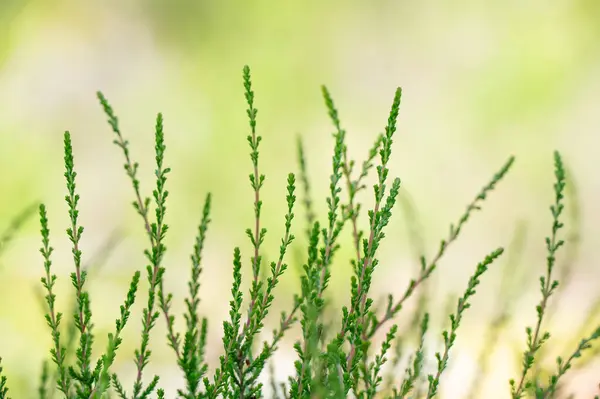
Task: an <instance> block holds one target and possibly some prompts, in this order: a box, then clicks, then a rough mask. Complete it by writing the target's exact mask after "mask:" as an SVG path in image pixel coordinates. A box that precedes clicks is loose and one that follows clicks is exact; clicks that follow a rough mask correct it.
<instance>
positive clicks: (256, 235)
mask: <svg viewBox="0 0 600 399" xmlns="http://www.w3.org/2000/svg"><path fill="white" fill-rule="evenodd" d="M243 78H244V89H245V92H244V97H245V98H246V102H247V104H248V109H247V110H246V113H247V114H248V119H249V122H250V134H249V135H248V136H247V138H246V139H247V140H248V144H249V145H250V159H251V161H252V169H253V171H252V173H250V175H249V178H250V185H251V186H252V190H253V191H254V228H253V229H250V228H248V229H246V235H247V236H248V238H250V242H251V243H252V247H253V249H254V255H253V256H252V257H251V259H250V261H251V263H252V288H251V291H250V307H249V309H248V318H247V320H246V328H248V327H249V326H250V323H251V319H252V317H251V315H252V312H253V311H254V306H255V305H256V303H257V301H259V297H260V295H261V290H262V282H261V281H259V277H260V266H261V261H262V256H261V255H260V246H261V244H262V243H263V241H264V239H265V235H266V234H267V230H266V229H265V228H261V226H260V214H261V209H262V201H261V199H260V189H261V188H262V186H263V184H264V181H265V175H262V174H259V169H258V156H259V152H258V147H259V145H260V142H261V140H262V137H261V136H259V135H257V134H256V115H257V114H258V109H256V108H254V91H253V90H252V79H251V76H250V68H249V67H248V65H246V66H244V70H243Z"/></svg>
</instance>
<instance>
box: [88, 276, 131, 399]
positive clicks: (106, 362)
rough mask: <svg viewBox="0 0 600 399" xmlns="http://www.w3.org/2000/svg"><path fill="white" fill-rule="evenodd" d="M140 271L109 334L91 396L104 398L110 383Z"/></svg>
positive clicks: (98, 398)
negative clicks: (111, 368) (112, 367)
mask: <svg viewBox="0 0 600 399" xmlns="http://www.w3.org/2000/svg"><path fill="white" fill-rule="evenodd" d="M140 275H141V273H140V272H139V271H136V272H135V273H134V275H133V278H132V279H131V283H130V284H129V291H127V296H126V298H125V302H124V303H123V305H121V315H120V317H119V318H118V319H117V320H116V321H115V332H114V333H109V334H108V344H107V348H106V353H105V354H104V355H102V371H101V373H100V377H99V381H98V384H97V385H96V387H95V388H94V390H93V391H92V394H90V399H91V398H97V399H100V398H102V394H103V393H104V392H105V391H106V390H107V389H108V387H109V385H110V367H111V366H112V364H113V363H114V361H115V357H116V355H117V350H118V349H119V346H120V345H121V343H122V342H123V339H122V338H121V333H122V332H123V329H124V328H125V325H126V324H127V320H129V316H130V315H131V307H132V306H133V304H134V303H135V295H136V293H137V289H138V285H139V282H140Z"/></svg>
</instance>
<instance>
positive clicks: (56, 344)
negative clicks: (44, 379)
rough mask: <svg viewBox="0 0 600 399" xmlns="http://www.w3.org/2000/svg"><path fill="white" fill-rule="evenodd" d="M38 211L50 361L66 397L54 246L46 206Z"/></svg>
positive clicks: (68, 381) (68, 378)
mask: <svg viewBox="0 0 600 399" xmlns="http://www.w3.org/2000/svg"><path fill="white" fill-rule="evenodd" d="M39 209H40V211H39V213H40V224H41V230H40V232H41V234H42V247H41V248H40V253H41V254H42V257H43V258H44V271H45V272H46V275H45V276H44V277H42V278H41V281H42V285H43V286H44V288H45V289H46V292H47V294H46V296H45V299H46V303H47V304H48V313H46V316H45V317H46V323H47V324H48V327H50V331H51V333H52V342H53V348H52V349H51V350H50V355H51V356H52V361H53V362H54V364H56V368H57V382H56V384H57V388H58V389H59V390H60V391H61V392H62V393H63V394H65V396H67V397H68V395H69V393H70V390H71V376H70V375H69V374H68V373H67V367H66V364H65V357H66V349H65V347H64V346H62V345H61V341H60V329H59V326H60V322H61V320H62V313H60V312H57V311H56V308H55V303H56V295H55V294H54V284H56V274H52V273H51V267H52V260H51V259H50V257H51V255H52V252H53V251H54V248H53V247H51V246H50V229H49V228H48V216H47V213H46V206H45V205H44V204H41V205H40V207H39Z"/></svg>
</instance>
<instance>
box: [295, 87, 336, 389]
mask: <svg viewBox="0 0 600 399" xmlns="http://www.w3.org/2000/svg"><path fill="white" fill-rule="evenodd" d="M321 92H322V95H323V99H324V101H325V106H326V107H327V111H328V114H329V117H330V118H331V120H332V121H333V124H334V127H335V132H334V133H333V137H334V140H335V145H334V150H333V158H332V173H331V176H330V178H329V196H328V197H327V199H326V202H327V208H328V212H327V224H326V225H325V226H326V227H323V228H322V229H321V231H320V233H321V235H322V237H323V247H321V248H320V249H317V247H318V243H319V229H320V224H319V223H318V222H315V223H313V226H312V230H311V232H310V235H309V241H310V244H309V250H308V252H309V255H308V261H307V263H306V264H305V265H304V271H305V275H304V276H302V279H301V288H302V300H303V304H302V305H301V306H300V310H301V312H302V321H301V324H302V331H303V342H302V343H300V342H297V343H296V344H295V346H294V348H295V349H296V352H297V353H298V356H299V358H300V360H299V361H296V363H295V366H296V377H295V379H294V380H293V382H292V385H291V389H290V394H291V396H293V397H295V395H300V396H299V397H303V398H304V397H307V396H308V397H309V396H310V392H311V385H313V381H312V380H313V373H314V371H313V364H312V363H313V360H314V359H315V357H317V355H318V354H319V350H318V344H319V341H320V340H321V338H322V333H323V330H324V326H323V324H322V323H321V322H320V321H319V318H320V315H321V314H322V312H323V309H324V306H325V301H324V299H323V293H324V292H325V290H326V289H327V286H328V284H329V279H330V277H331V270H330V265H331V261H332V258H333V255H334V254H335V251H336V250H337V249H338V248H339V246H338V245H337V243H336V242H337V238H338V236H339V234H340V232H341V230H342V227H343V225H344V222H345V220H344V219H343V217H340V209H341V199H340V193H341V191H342V189H341V188H340V187H339V185H340V180H341V179H342V177H343V165H344V151H345V148H346V144H345V137H346V131H345V130H343V129H342V128H341V126H340V122H339V117H338V112H337V109H336V108H335V106H334V104H333V100H332V99H331V95H330V94H329V91H328V90H327V88H326V87H325V86H321ZM319 254H320V257H319V256H318V255H319ZM331 349H332V350H333V352H331V355H330V356H328V357H329V359H335V358H336V355H335V352H336V351H337V350H338V349H335V348H334V347H333V346H332V347H331ZM321 367H323V365H319V367H317V368H321ZM335 381H337V379H335ZM322 382H323V381H320V382H319V381H318V382H317V383H322ZM312 388H313V389H317V387H316V385H315V386H314V387H312Z"/></svg>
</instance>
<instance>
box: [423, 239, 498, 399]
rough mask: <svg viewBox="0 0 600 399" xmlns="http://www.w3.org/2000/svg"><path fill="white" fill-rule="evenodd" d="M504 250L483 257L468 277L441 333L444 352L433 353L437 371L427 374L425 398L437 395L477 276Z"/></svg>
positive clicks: (475, 285) (477, 280)
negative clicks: (448, 325)
mask: <svg viewBox="0 0 600 399" xmlns="http://www.w3.org/2000/svg"><path fill="white" fill-rule="evenodd" d="M503 252H504V249H503V248H498V249H496V250H495V251H493V252H491V253H490V254H489V255H487V256H486V257H485V259H484V260H483V261H482V262H480V263H479V264H478V265H477V268H476V269H475V273H474V274H473V276H471V278H470V279H469V284H468V285H467V290H466V291H465V293H464V294H463V296H462V297H461V298H459V299H458V303H457V305H456V312H455V313H453V314H451V315H450V331H447V330H445V331H444V332H443V333H442V336H443V338H444V354H443V355H441V354H440V353H439V352H438V353H436V354H435V357H436V359H437V372H436V374H435V376H434V375H433V374H430V375H429V376H428V380H429V390H428V392H427V399H430V398H433V397H434V396H435V395H437V392H438V386H439V383H440V377H441V375H442V373H443V372H444V370H445V369H446V366H447V365H448V358H449V355H450V348H452V346H453V345H454V342H455V340H456V332H457V331H458V327H459V326H460V322H461V320H462V316H463V313H464V311H465V310H467V309H468V308H469V307H471V304H470V303H469V298H470V297H472V296H473V295H475V292H476V291H475V287H477V286H478V285H479V281H480V280H479V278H480V277H481V276H482V275H483V273H485V272H486V271H487V270H488V267H489V266H490V265H491V264H492V263H493V262H494V261H495V260H496V259H497V258H498V257H500V255H502V253H503Z"/></svg>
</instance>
